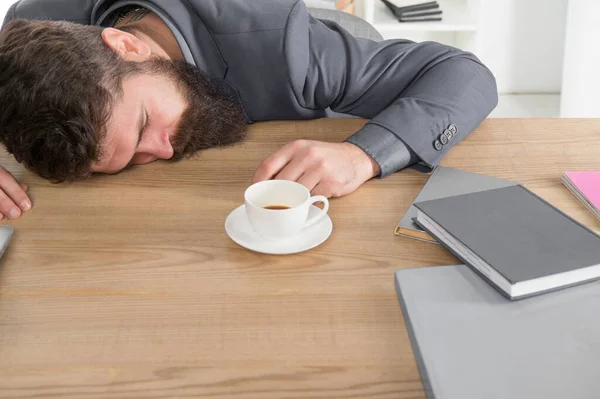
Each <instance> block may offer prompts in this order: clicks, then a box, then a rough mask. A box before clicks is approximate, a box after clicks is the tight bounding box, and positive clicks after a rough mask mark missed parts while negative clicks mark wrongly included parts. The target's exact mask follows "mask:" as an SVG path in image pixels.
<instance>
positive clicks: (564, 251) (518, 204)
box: [415, 185, 600, 286]
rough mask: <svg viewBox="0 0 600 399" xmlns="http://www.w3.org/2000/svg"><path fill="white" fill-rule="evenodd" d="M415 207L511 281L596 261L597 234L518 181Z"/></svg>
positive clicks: (598, 252) (599, 246)
mask: <svg viewBox="0 0 600 399" xmlns="http://www.w3.org/2000/svg"><path fill="white" fill-rule="evenodd" d="M415 206H416V207H417V208H418V209H419V210H421V211H422V212H423V213H424V214H426V215H427V216H428V217H429V218H430V219H432V220H433V221H434V222H435V223H437V224H438V225H440V226H441V227H442V228H443V229H444V230H445V232H444V236H445V237H443V236H440V237H438V239H439V240H440V242H441V243H442V244H443V245H444V246H446V247H447V248H448V249H450V250H452V252H453V253H454V254H455V255H456V256H458V257H459V258H460V259H461V260H462V261H463V262H465V263H467V264H469V259H468V258H466V257H465V256H462V255H464V254H461V251H460V250H457V248H456V247H451V246H449V244H448V242H449V240H448V238H449V237H450V238H452V239H454V240H457V241H459V242H460V243H461V244H462V245H463V246H464V247H466V248H468V249H469V250H470V251H472V252H473V253H474V254H476V255H477V256H479V257H480V258H481V259H482V260H483V261H484V262H486V263H487V264H488V265H490V266H491V267H492V268H493V269H494V270H495V271H496V272H498V273H499V274H500V275H501V276H503V277H504V278H505V279H506V280H508V282H510V283H511V284H515V283H519V282H525V281H528V280H534V279H539V278H543V277H548V276H552V275H556V274H559V273H566V272H569V271H573V270H579V269H584V268H588V267H593V266H596V265H600V237H599V236H598V235H596V234H595V233H594V232H592V231H591V230H589V229H588V228H586V227H585V226H583V225H582V224H580V223H578V222H577V221H575V220H574V219H572V218H570V217H569V216H567V215H565V214H564V213H563V212H561V211H560V210H558V209H557V208H555V207H554V206H552V205H551V204H549V203H548V202H546V201H544V200H543V199H541V198H540V197H538V196H537V195H535V194H534V193H532V192H531V191H529V190H527V189H526V188H525V187H523V186H520V185H517V186H510V187H504V188H499V189H494V190H488V191H483V192H479V193H472V194H465V195H459V196H455V197H448V198H442V199H438V200H433V201H425V202H418V203H416V204H415ZM430 233H431V234H434V235H438V234H435V233H433V232H432V231H430ZM469 266H473V264H469ZM597 277H598V276H589V277H588V278H587V279H585V280H584V281H589V280H591V279H594V278H597ZM581 282H583V281H581ZM566 285H567V284H565V286H566Z"/></svg>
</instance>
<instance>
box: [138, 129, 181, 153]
mask: <svg viewBox="0 0 600 399" xmlns="http://www.w3.org/2000/svg"><path fill="white" fill-rule="evenodd" d="M148 133H149V132H148ZM138 152H143V153H146V154H152V155H154V156H155V157H157V158H158V159H171V158H172V157H173V152H174V151H173V146H172V145H171V142H170V140H169V133H168V132H166V131H164V132H160V133H155V134H153V135H152V134H150V135H147V137H144V139H143V140H142V142H141V143H140V146H139V147H138Z"/></svg>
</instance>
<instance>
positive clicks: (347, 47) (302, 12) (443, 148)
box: [284, 1, 498, 177]
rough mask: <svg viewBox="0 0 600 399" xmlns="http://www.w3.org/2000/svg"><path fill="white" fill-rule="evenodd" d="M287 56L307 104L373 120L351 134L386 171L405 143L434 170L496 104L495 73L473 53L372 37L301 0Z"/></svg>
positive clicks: (399, 163) (399, 161)
mask: <svg viewBox="0 0 600 399" xmlns="http://www.w3.org/2000/svg"><path fill="white" fill-rule="evenodd" d="M284 45H285V50H284V51H285V57H286V63H287V65H288V70H289V74H290V83H291V85H292V88H293V91H294V94H295V95H296V97H297V100H298V102H299V103H300V104H301V106H303V107H305V108H308V109H327V108H328V107H329V108H331V109H332V110H333V111H336V112H340V113H345V114H350V115H355V116H359V117H363V118H368V119H370V121H369V122H367V123H366V124H365V126H364V127H363V128H362V129H361V130H359V131H358V132H356V133H355V134H353V135H352V136H351V137H349V138H347V140H346V141H347V142H350V143H353V144H355V145H357V146H358V147H360V148H361V149H363V150H364V151H365V152H366V153H367V154H369V155H370V156H371V157H373V158H374V159H375V161H376V162H377V163H378V164H379V166H380V167H381V177H383V176H386V175H388V174H390V173H393V172H396V171H398V170H400V169H402V168H404V167H406V166H408V165H407V158H406V148H407V147H408V149H409V151H410V152H411V153H412V154H413V155H414V154H416V157H417V158H418V159H417V161H418V162H419V165H420V166H422V167H424V169H426V170H431V169H432V168H434V167H435V166H437V164H438V163H439V162H440V160H441V159H442V158H443V156H444V155H445V154H446V153H447V152H448V151H449V150H450V149H451V148H452V147H453V146H454V145H456V144H457V143H459V142H460V141H461V140H462V139H464V138H465V137H466V136H467V135H468V134H469V133H470V132H471V131H473V130H474V129H475V128H476V127H477V126H478V125H479V124H480V123H481V122H482V121H483V120H484V119H485V118H486V117H487V116H488V115H489V113H490V112H491V111H492V110H493V109H494V108H495V107H496V105H497V101H498V94H497V88H496V81H495V79H494V76H493V75H492V73H491V72H490V71H489V69H487V68H486V67H485V66H484V65H483V64H482V63H481V62H480V61H479V60H478V59H477V57H475V56H474V55H473V54H471V53H468V52H465V51H461V50H459V49H456V48H453V47H450V46H446V45H442V44H439V43H434V42H422V43H414V42H411V41H408V40H385V41H382V42H374V41H371V40H366V39H359V38H355V37H354V36H352V35H351V34H349V33H348V32H347V31H345V30H344V29H343V28H341V27H340V26H339V25H338V24H336V23H334V22H330V21H322V20H317V19H315V18H313V17H311V16H310V15H309V14H308V12H307V11H306V7H305V6H304V4H303V2H302V1H300V2H298V4H297V5H296V7H295V8H294V10H293V11H292V13H291V14H290V16H289V20H288V25H287V28H286V36H285V41H284Z"/></svg>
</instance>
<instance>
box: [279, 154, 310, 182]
mask: <svg viewBox="0 0 600 399" xmlns="http://www.w3.org/2000/svg"><path fill="white" fill-rule="evenodd" d="M307 161H308V159H307V158H304V157H299V156H295V157H293V158H292V160H291V161H290V163H288V164H287V165H285V167H284V168H283V169H282V170H281V171H279V173H277V175H276V176H275V179H276V180H291V181H298V179H299V178H300V176H302V175H303V174H304V173H305V172H306V164H307Z"/></svg>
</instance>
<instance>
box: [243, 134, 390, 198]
mask: <svg viewBox="0 0 600 399" xmlns="http://www.w3.org/2000/svg"><path fill="white" fill-rule="evenodd" d="M379 173H380V168H379V165H378V164H377V163H376V162H375V160H373V158H371V157H370V156H369V155H367V153H365V152H364V151H363V150H362V149H360V148H359V147H357V146H355V145H354V144H350V143H324V142H320V141H309V140H298V141H294V142H291V143H289V144H287V145H285V146H284V147H283V148H281V149H280V150H279V151H277V152H276V153H275V154H273V155H271V156H269V157H268V158H267V159H265V160H264V161H263V162H262V163H261V164H260V166H259V167H258V169H257V170H256V173H255V174H254V177H253V178H252V183H257V182H260V181H263V180H270V179H277V180H292V181H296V182H298V183H300V184H303V185H304V186H305V187H306V188H307V189H308V190H309V191H311V194H312V195H324V196H325V197H327V198H331V197H341V196H344V195H347V194H350V193H351V192H353V191H354V190H356V189H357V188H359V187H360V186H361V185H362V184H363V183H364V182H366V181H367V180H369V179H371V178H373V177H375V176H377V175H379Z"/></svg>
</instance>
